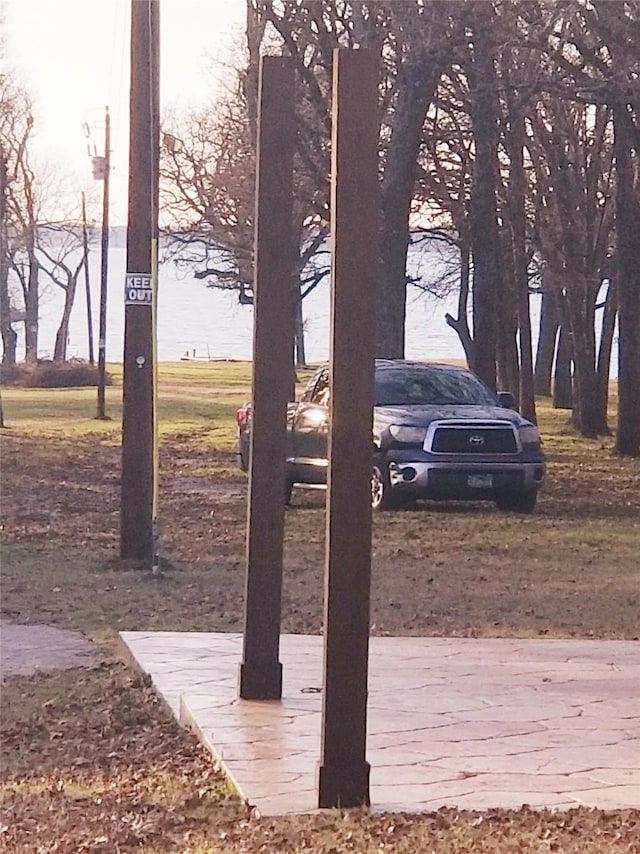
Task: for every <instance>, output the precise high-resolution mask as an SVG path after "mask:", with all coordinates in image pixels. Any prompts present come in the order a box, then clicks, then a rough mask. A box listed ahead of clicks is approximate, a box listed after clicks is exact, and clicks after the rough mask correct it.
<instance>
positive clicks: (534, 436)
mask: <svg viewBox="0 0 640 854" xmlns="http://www.w3.org/2000/svg"><path fill="white" fill-rule="evenodd" d="M520 441H521V442H522V444H523V445H540V433H539V432H538V428H537V427H536V426H535V424H525V425H524V427H521V428H520Z"/></svg>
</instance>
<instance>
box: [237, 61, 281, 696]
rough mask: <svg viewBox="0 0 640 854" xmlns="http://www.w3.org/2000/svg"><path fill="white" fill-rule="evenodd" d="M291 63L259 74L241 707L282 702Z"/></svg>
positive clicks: (271, 64) (267, 64)
mask: <svg viewBox="0 0 640 854" xmlns="http://www.w3.org/2000/svg"><path fill="white" fill-rule="evenodd" d="M293 79H294V77H293V62H292V60H291V59H290V58H284V57H276V56H265V57H262V59H261V64H260V84H259V85H260V104H259V118H258V167H257V187H256V231H255V276H254V333H253V395H252V417H253V424H252V430H251V463H250V469H249V507H248V522H247V581H246V600H245V628H244V653H243V661H242V664H241V666H240V697H242V698H243V699H245V700H258V699H261V700H277V699H280V697H281V696H282V665H281V664H280V661H279V647H280V616H281V598H282V552H283V539H284V512H285V507H284V496H285V468H284V467H285V455H286V444H285V443H286V412H287V402H288V400H289V395H290V392H291V376H292V371H293V317H294V315H293V300H292V294H293V291H292V288H291V281H292V273H293V261H294V254H293V239H292V237H293V230H292V214H293V203H292V198H293V190H292V182H293V179H292V172H293V146H294V139H295V122H294V109H293V106H294V105H293Z"/></svg>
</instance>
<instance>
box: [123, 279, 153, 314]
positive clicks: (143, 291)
mask: <svg viewBox="0 0 640 854" xmlns="http://www.w3.org/2000/svg"><path fill="white" fill-rule="evenodd" d="M151 300H152V291H151V274H150V273H127V274H126V278H125V286H124V304H125V305H149V306H150V305H151Z"/></svg>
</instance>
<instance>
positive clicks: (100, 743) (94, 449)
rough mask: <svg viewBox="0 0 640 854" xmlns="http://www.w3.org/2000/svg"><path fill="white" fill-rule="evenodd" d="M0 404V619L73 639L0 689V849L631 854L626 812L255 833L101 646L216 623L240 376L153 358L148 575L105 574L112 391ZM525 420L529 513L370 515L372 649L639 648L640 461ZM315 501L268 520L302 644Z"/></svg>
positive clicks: (310, 627) (214, 774) (228, 560)
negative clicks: (533, 456)
mask: <svg viewBox="0 0 640 854" xmlns="http://www.w3.org/2000/svg"><path fill="white" fill-rule="evenodd" d="M118 379H119V378H118V376H117V370H116V383H115V385H114V386H113V387H111V388H109V389H108V390H107V410H108V412H109V414H110V415H111V416H112V420H111V421H108V422H100V421H96V420H94V419H93V414H94V412H95V390H91V389H77V390H76V389H57V390H51V389H50V390H40V389H29V390H19V389H4V390H3V402H4V411H5V420H6V422H7V425H8V429H7V430H6V431H4V432H3V435H2V517H3V529H2V539H3V561H2V613H3V615H4V616H6V617H9V618H11V619H13V620H15V621H17V622H46V623H53V624H57V625H61V626H66V627H74V628H77V629H80V630H81V631H83V632H84V633H85V634H86V635H87V636H88V637H90V638H92V639H93V640H95V641H96V642H97V644H98V645H99V650H100V658H101V663H100V665H99V666H97V667H96V668H94V669H93V670H90V671H73V672H70V673H66V674H57V675H50V676H41V677H37V678H33V679H9V680H7V681H6V682H5V683H4V684H3V690H2V782H1V791H2V799H3V814H4V817H3V819H2V823H1V824H0V850H6V851H8V852H9V851H10V852H32V851H33V852H35V851H38V852H40V851H42V852H49V851H51V852H54V851H56V852H58V851H59V852H76V851H78V852H79V851H91V852H117V851H122V852H124V851H145V852H149V854H160V852H203V854H204V852H211V854H213V852H225V853H226V852H241V851H242V852H245V851H246V852H249V851H251V852H258V851H264V852H272V851H274V852H275V851H283V852H294V851H295V852H298V851H316V852H326V854H329V852H335V854H338V852H346V851H357V852H374V851H375V852H378V854H379V852H382V851H394V852H398V854H409V852H411V854H413V852H423V851H424V852H431V851H436V852H438V854H441V853H442V854H453V852H471V851H483V852H512V851H513V852H531V854H538V852H540V853H541V852H545V854H546V852H549V851H560V852H576V854H578V852H580V854H591V852H602V854H609V852H611V854H618V852H620V854H621V852H640V812H637V811H636V812H633V811H627V812H624V811H619V812H615V813H602V812H598V811H588V810H576V811H572V812H571V813H568V814H551V813H534V812H531V811H529V810H523V811H519V812H508V811H496V812H490V813H485V814H480V813H477V814H476V813H465V812H456V811H451V810H443V811H440V812H438V813H436V814H430V815H421V816H404V815H393V816H368V815H366V814H362V813H358V812H356V813H347V814H343V813H339V812H335V813H333V812H330V813H327V814H323V815H321V816H309V817H305V818H297V819H278V820H268V821H267V820H257V819H255V818H252V817H250V816H249V815H248V814H247V810H246V808H245V806H244V805H243V804H242V803H241V802H240V801H239V800H238V799H237V798H236V797H235V796H234V795H233V793H232V792H230V791H229V789H228V787H227V785H226V783H225V781H224V779H223V777H222V776H221V774H220V773H219V771H218V770H217V769H216V768H215V767H214V766H213V765H212V763H211V761H210V759H209V758H208V757H207V756H206V755H204V754H203V753H202V752H201V750H200V748H199V747H198V746H197V745H196V744H195V743H194V742H193V740H192V739H191V737H190V736H189V735H188V734H187V733H185V732H183V731H181V730H180V729H179V728H178V727H177V726H176V725H175V723H174V722H173V721H172V720H171V719H170V718H169V717H168V715H167V713H166V710H165V709H164V708H163V707H162V704H161V703H159V702H158V701H157V699H156V698H155V696H154V695H153V693H152V692H151V691H150V690H149V688H148V686H146V685H145V684H143V682H142V681H141V680H139V679H138V678H137V677H136V676H135V675H133V674H131V673H129V672H127V671H126V670H125V669H124V668H123V666H122V665H121V664H119V663H118V661H117V660H116V655H115V639H116V637H117V632H118V631H120V630H144V629H165V630H182V631H188V630H209V631H225V630H233V631H238V630H240V629H241V627H242V620H243V602H242V600H243V588H244V536H245V504H246V494H245V493H246V479H245V476H244V475H242V474H241V473H240V472H238V471H237V469H236V467H235V460H234V454H233V442H234V430H233V426H234V423H233V416H234V412H235V408H236V407H237V406H238V405H239V404H240V403H242V402H243V400H245V399H246V398H247V397H248V395H249V385H250V379H249V366H247V365H246V364H240V363H229V364H217V363H214V364H201V363H185V364H180V365H173V366H172V365H166V366H164V365H163V366H162V373H161V383H160V404H159V410H160V425H161V470H162V476H161V519H160V522H161V541H162V549H161V551H162V556H163V566H164V568H165V571H164V572H163V574H162V575H161V576H160V577H152V576H151V575H150V574H149V573H147V572H144V571H140V570H135V569H132V568H130V567H129V568H127V567H123V566H122V564H121V563H120V562H119V560H118V526H119V517H118V514H119V465H120V460H119V444H120V422H119V418H120V410H119V394H120V387H119V382H118ZM567 415H568V413H566V412H554V411H553V410H551V409H550V408H549V406H548V405H544V404H541V405H540V424H541V429H542V432H543V435H544V438H545V446H546V449H547V453H548V456H549V483H548V487H547V489H546V490H545V492H544V493H543V495H542V497H541V499H540V501H539V505H538V508H537V510H536V512H535V513H534V514H533V515H531V516H524V517H523V516H515V515H514V516H512V515H509V514H505V513H501V512H499V511H498V510H497V509H496V508H495V507H494V506H493V505H489V504H487V505H484V504H481V503H479V504H464V505H459V504H453V503H452V504H441V505H438V504H424V505H423V506H419V507H418V508H416V509H412V510H403V511H400V512H397V513H389V514H380V515H379V516H377V517H376V519H375V525H374V540H373V587H372V615H371V622H372V631H373V633H376V634H392V635H396V634H414V635H463V636H471V637H475V636H496V637H506V636H516V637H538V636H548V637H583V638H589V637H603V638H627V639H631V638H637V637H638V632H639V621H638V614H639V611H640V608H639V605H640V585H639V583H638V554H639V553H640V491H639V490H638V488H637V483H638V477H639V475H640V462H639V461H637V460H636V461H633V460H622V459H619V458H616V457H615V456H614V455H613V453H612V445H613V442H612V440H611V439H608V438H607V439H603V440H598V441H590V442H587V441H585V440H581V439H578V438H577V437H576V436H575V435H574V434H573V432H572V431H571V429H570V428H569V427H568V426H567V423H566V422H567ZM323 536H324V512H323V497H322V496H321V495H319V494H316V493H305V492H299V493H297V494H296V495H295V497H294V504H293V507H292V508H291V509H290V510H289V511H288V512H287V519H286V546H285V576H284V594H283V598H284V601H283V630H284V631H288V632H310V633H318V632H320V630H321V614H322V601H321V597H322V573H323V557H324V551H323V548H324V546H323Z"/></svg>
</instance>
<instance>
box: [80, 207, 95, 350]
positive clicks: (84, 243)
mask: <svg viewBox="0 0 640 854" xmlns="http://www.w3.org/2000/svg"><path fill="white" fill-rule="evenodd" d="M82 251H83V254H84V290H85V297H86V302H87V335H88V336H89V364H90V365H93V364H94V358H93V317H92V313H91V285H90V282H89V240H88V238H87V204H86V200H85V195H84V193H83V194H82Z"/></svg>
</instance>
